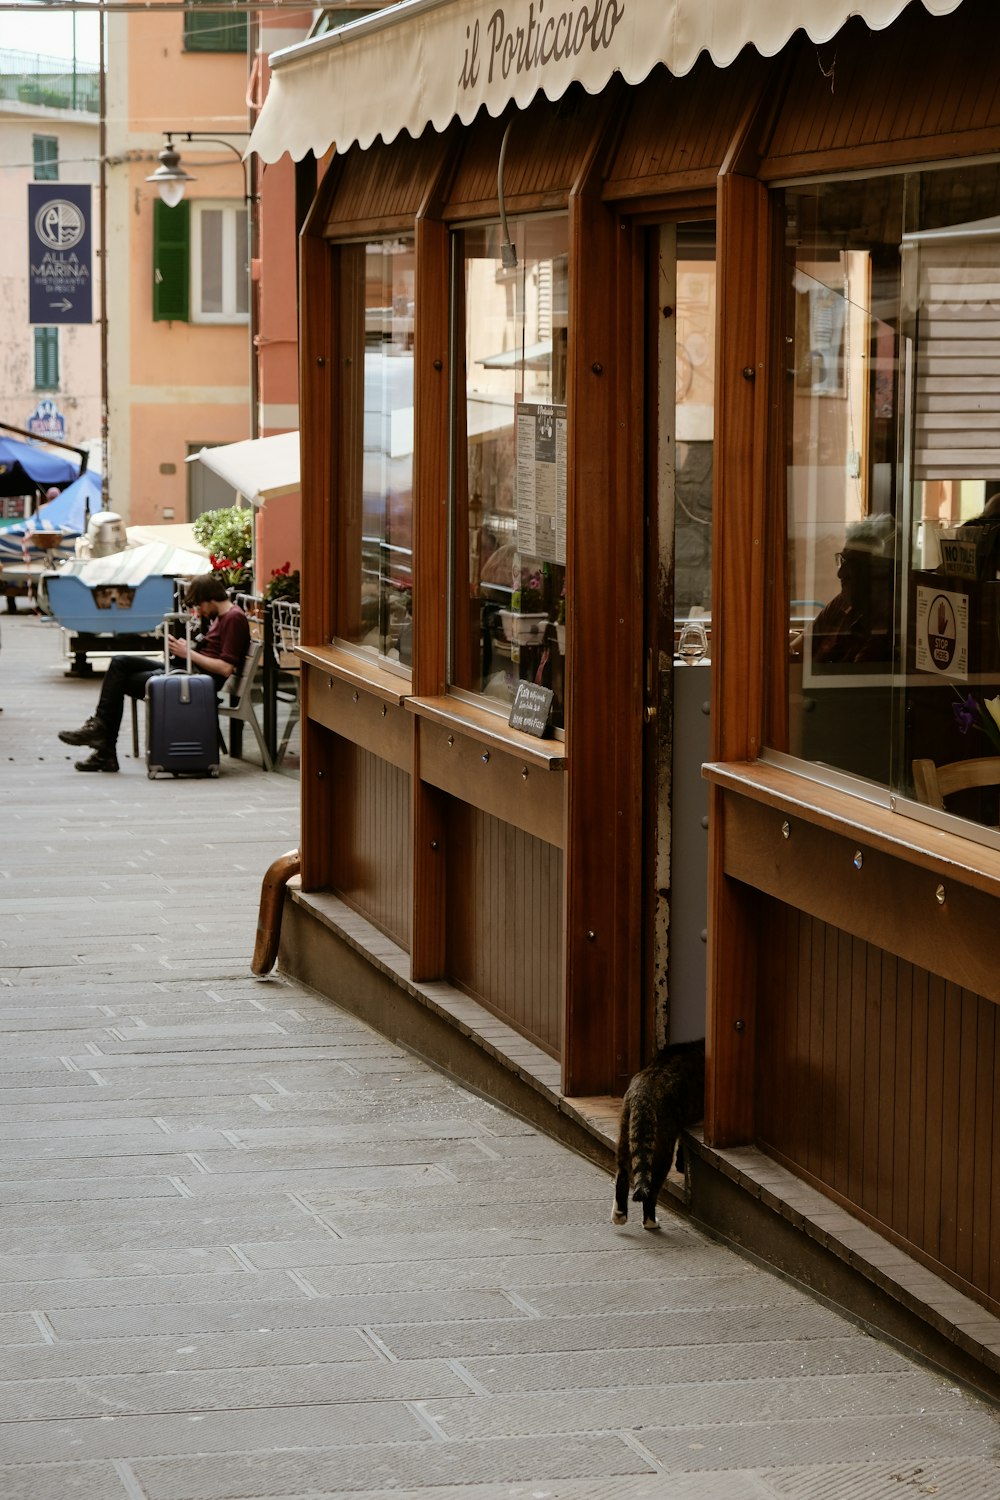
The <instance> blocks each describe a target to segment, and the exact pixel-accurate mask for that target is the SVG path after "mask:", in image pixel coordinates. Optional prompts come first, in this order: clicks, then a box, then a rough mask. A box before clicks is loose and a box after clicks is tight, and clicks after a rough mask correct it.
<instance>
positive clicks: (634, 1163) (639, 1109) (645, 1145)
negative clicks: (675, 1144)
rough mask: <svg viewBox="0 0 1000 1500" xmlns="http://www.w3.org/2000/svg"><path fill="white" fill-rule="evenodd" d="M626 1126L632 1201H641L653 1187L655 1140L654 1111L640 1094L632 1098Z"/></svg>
mask: <svg viewBox="0 0 1000 1500" xmlns="http://www.w3.org/2000/svg"><path fill="white" fill-rule="evenodd" d="M628 1126H629V1129H628V1137H629V1140H628V1143H629V1155H630V1158H631V1170H630V1172H629V1176H630V1177H631V1179H632V1201H633V1202H634V1203H641V1202H642V1201H643V1199H644V1198H648V1197H649V1194H650V1193H651V1192H652V1188H653V1145H654V1142H655V1140H656V1111H655V1109H654V1107H653V1105H652V1103H651V1101H650V1100H649V1099H647V1098H645V1097H644V1096H643V1095H642V1094H639V1095H638V1096H637V1097H636V1098H634V1099H633V1100H632V1109H631V1112H630V1114H629V1122H628Z"/></svg>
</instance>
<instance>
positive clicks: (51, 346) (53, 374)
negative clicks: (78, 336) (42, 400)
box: [35, 328, 59, 391]
mask: <svg viewBox="0 0 1000 1500" xmlns="http://www.w3.org/2000/svg"><path fill="white" fill-rule="evenodd" d="M58 389H59V330H58V328H36V329H35V390H36V391H57V390H58Z"/></svg>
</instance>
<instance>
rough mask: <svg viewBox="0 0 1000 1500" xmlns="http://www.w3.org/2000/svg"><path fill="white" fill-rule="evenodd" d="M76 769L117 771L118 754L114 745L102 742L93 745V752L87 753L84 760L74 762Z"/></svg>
mask: <svg viewBox="0 0 1000 1500" xmlns="http://www.w3.org/2000/svg"><path fill="white" fill-rule="evenodd" d="M76 769H77V770H78V771H117V769H118V756H117V755H116V754H115V747H114V745H108V744H106V743H102V744H100V745H95V746H94V753H93V754H92V755H88V756H87V759H86V760H78V761H77V762H76Z"/></svg>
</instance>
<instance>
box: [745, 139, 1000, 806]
mask: <svg viewBox="0 0 1000 1500" xmlns="http://www.w3.org/2000/svg"><path fill="white" fill-rule="evenodd" d="M998 191H1000V167H998V166H980V167H974V168H966V169H962V170H954V169H950V170H948V171H928V172H923V173H912V174H902V175H898V176H888V177H882V178H873V179H868V180H864V181H851V182H843V183H823V184H815V185H810V186H807V187H797V188H794V189H787V190H786V192H785V224H786V265H787V273H786V280H785V287H786V320H785V330H784V339H785V345H784V347H785V350H786V355H787V358H786V362H785V371H786V402H785V415H786V432H787V470H786V475H787V550H786V555H785V584H786V590H787V600H788V623H789V652H788V659H787V662H786V663H784V664H783V667H784V671H785V676H784V678H783V681H782V684H781V687H782V691H781V692H779V693H778V694H777V695H776V699H777V702H778V703H779V704H783V705H784V707H783V709H782V710H781V711H780V712H779V714H778V717H777V720H776V722H775V723H774V724H773V725H772V730H771V735H770V744H771V746H772V748H775V749H780V750H785V751H788V752H790V753H791V754H793V755H795V756H801V757H803V758H805V759H806V760H809V761H812V762H816V763H819V764H820V765H822V766H825V767H827V768H829V769H831V770H834V771H843V772H848V773H851V774H853V775H855V776H861V777H864V778H866V779H867V780H868V781H869V782H872V783H874V784H876V785H877V786H880V787H882V788H886V789H888V790H890V791H892V792H893V793H895V794H896V795H897V797H903V798H907V799H913V800H914V801H916V802H919V803H925V804H929V805H931V806H936V807H938V808H944V809H946V810H947V811H949V812H952V813H956V814H958V815H960V816H964V817H965V818H967V819H971V820H973V821H975V822H977V823H983V824H991V825H994V826H995V825H996V823H997V820H998V808H997V791H996V786H995V785H989V786H986V785H975V786H974V787H973V789H972V790H962V789H961V788H960V787H959V788H957V789H956V791H955V793H954V795H953V793H952V791H950V790H948V789H949V788H950V787H951V786H952V784H953V783H954V782H956V780H957V781H958V782H960V781H961V780H962V773H955V772H952V771H946V772H944V774H943V775H942V774H940V772H941V768H942V767H945V766H948V767H951V766H953V765H954V763H957V762H966V761H973V762H976V763H977V765H976V766H975V767H974V768H973V769H972V770H971V771H970V773H969V775H970V777H971V780H972V781H973V782H974V783H979V782H982V783H985V782H987V781H988V780H989V779H990V776H991V775H992V772H991V770H990V768H989V767H985V766H983V764H982V762H983V760H984V759H985V758H989V757H992V756H994V755H998V754H1000V724H998V722H997V720H995V719H994V717H993V710H994V709H995V710H996V711H997V713H998V714H1000V581H998V572H1000V515H998V514H997V512H1000V431H998V424H1000V220H998V219H997V217H996V216H995V206H996V202H997V194H998ZM995 497H996V498H995ZM997 780H1000V772H998V775H997V776H995V777H993V781H994V782H996V781H997Z"/></svg>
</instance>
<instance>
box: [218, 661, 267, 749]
mask: <svg viewBox="0 0 1000 1500" xmlns="http://www.w3.org/2000/svg"><path fill="white" fill-rule="evenodd" d="M263 649H264V642H263V641H251V642H250V649H249V651H248V652H247V654H246V656H245V658H244V660H243V670H242V671H241V673H240V675H239V679H238V681H236V683H235V685H233V686H231V687H230V688H229V697H230V701H229V703H228V704H227V703H220V704H219V718H220V719H235V720H238V721H239V722H240V723H241V724H249V725H250V728H251V729H252V730H253V733H254V739H255V740H256V741H257V749H258V750H259V751H260V758H261V760H262V761H263V763H264V770H265V771H273V770H274V761H273V760H272V759H271V752H270V750H268V748H267V742H266V740H265V739H264V731H263V730H262V729H261V727H260V721H259V720H258V718H257V710H256V709H255V708H254V704H253V683H254V678H255V677H256V675H257V668H258V666H259V665H260V656H261V652H262V651H263ZM232 682H233V679H232V678H230V683H232Z"/></svg>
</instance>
